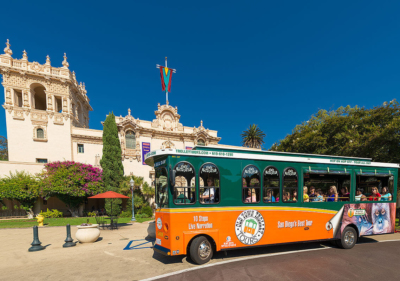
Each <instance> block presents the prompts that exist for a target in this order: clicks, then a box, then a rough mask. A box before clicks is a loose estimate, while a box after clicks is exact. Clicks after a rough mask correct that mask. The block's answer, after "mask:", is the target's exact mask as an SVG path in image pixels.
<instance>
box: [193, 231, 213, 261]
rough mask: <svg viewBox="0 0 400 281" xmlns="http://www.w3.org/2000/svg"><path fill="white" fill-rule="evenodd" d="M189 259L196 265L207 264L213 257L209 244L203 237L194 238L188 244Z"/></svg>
mask: <svg viewBox="0 0 400 281" xmlns="http://www.w3.org/2000/svg"><path fill="white" fill-rule="evenodd" d="M189 253H190V258H191V259H192V261H194V262H195V263H197V264H204V263H207V262H208V261H209V260H210V259H211V258H212V256H213V247H212V245H211V242H210V241H209V240H208V239H207V237H205V236H198V237H196V238H195V239H194V240H193V241H192V243H191V244H190V250H189Z"/></svg>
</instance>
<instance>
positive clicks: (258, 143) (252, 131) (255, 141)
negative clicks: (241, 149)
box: [241, 124, 265, 148]
mask: <svg viewBox="0 0 400 281" xmlns="http://www.w3.org/2000/svg"><path fill="white" fill-rule="evenodd" d="M241 136H242V145H243V146H245V147H251V148H262V145H263V144H264V137H265V134H264V132H263V131H261V129H260V128H258V126H257V125H256V124H253V125H250V126H249V128H248V129H247V130H246V131H243V133H242V134H241Z"/></svg>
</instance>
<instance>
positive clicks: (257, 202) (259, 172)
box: [240, 164, 262, 204]
mask: <svg viewBox="0 0 400 281" xmlns="http://www.w3.org/2000/svg"><path fill="white" fill-rule="evenodd" d="M249 166H254V167H255V168H256V169H257V170H258V174H259V177H260V179H259V185H260V186H259V187H251V186H248V187H244V186H243V178H244V177H243V174H244V171H245V170H246V168H247V167H249ZM240 181H241V182H242V192H241V193H242V195H241V196H242V202H243V204H259V203H260V202H261V197H262V194H261V191H262V187H261V186H262V184H261V171H260V169H259V168H258V167H257V166H256V165H255V164H248V165H246V166H245V167H244V168H243V170H242V173H241V177H240ZM245 188H254V189H257V188H258V189H259V195H260V196H259V200H258V201H256V202H248V203H247V202H245V198H244V196H243V195H244V193H243V190H244V189H245ZM256 194H257V193H256ZM256 199H257V195H256Z"/></svg>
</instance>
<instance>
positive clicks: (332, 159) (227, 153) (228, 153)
mask: <svg viewBox="0 0 400 281" xmlns="http://www.w3.org/2000/svg"><path fill="white" fill-rule="evenodd" d="M208 148H209V149H211V150H207V149H208ZM215 149H218V150H215ZM235 151H240V152H235ZM246 152H247V153H246ZM274 154H279V155H274ZM162 155H182V156H194V157H216V158H231V159H249V160H265V161H279V162H297V163H310V164H311V163H320V164H334V165H352V166H364V167H365V166H367V167H382V168H400V165H399V164H397V163H381V162H372V161H371V159H370V158H357V157H340V156H330V155H318V154H301V153H287V152H281V153H279V152H278V153H277V152H276V151H262V150H250V151H249V150H247V149H246V150H242V149H241V148H233V149H231V148H226V147H219V146H203V147H200V146H197V147H196V149H193V150H187V149H171V148H167V149H160V150H154V151H151V152H149V153H147V154H146V155H145V162H146V164H148V165H150V166H153V165H154V161H153V158H154V157H156V156H162Z"/></svg>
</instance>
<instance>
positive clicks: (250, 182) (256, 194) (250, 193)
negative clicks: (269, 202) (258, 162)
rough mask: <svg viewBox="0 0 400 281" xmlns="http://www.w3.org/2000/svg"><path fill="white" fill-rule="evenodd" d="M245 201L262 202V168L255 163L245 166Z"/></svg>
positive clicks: (243, 175)
mask: <svg viewBox="0 0 400 281" xmlns="http://www.w3.org/2000/svg"><path fill="white" fill-rule="evenodd" d="M242 184H243V185H242V187H243V202H244V203H258V202H260V170H259V169H258V168H257V167H256V166H254V165H248V166H246V167H245V168H244V170H243V174H242Z"/></svg>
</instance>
